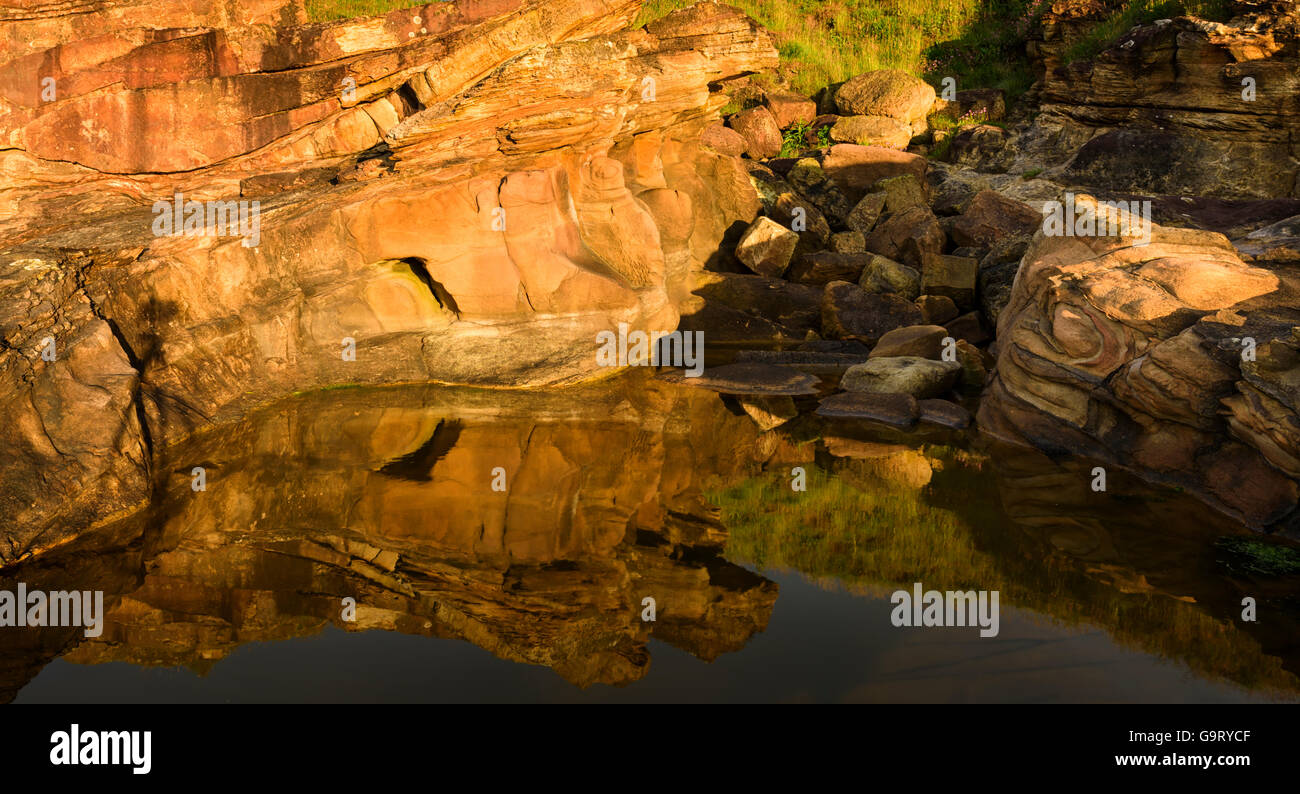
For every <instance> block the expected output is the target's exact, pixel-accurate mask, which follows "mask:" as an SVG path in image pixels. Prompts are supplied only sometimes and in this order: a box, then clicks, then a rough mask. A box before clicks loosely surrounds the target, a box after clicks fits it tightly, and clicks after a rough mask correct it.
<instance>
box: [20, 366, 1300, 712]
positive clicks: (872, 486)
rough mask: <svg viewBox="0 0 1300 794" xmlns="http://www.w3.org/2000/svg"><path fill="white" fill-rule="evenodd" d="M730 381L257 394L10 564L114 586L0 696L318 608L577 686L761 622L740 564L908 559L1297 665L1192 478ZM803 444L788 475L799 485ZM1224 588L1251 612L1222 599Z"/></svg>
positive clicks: (1124, 639)
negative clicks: (284, 396)
mask: <svg viewBox="0 0 1300 794" xmlns="http://www.w3.org/2000/svg"><path fill="white" fill-rule="evenodd" d="M728 405H729V402H728V401H727V400H725V399H720V398H719V397H718V396H717V395H716V394H713V393H711V392H706V391H701V390H696V389H692V388H689V387H684V386H680V385H673V384H668V383H663V382H659V381H655V380H652V379H650V378H648V377H647V376H646V373H643V372H635V373H631V374H629V375H627V376H625V377H621V378H619V379H617V380H614V381H610V382H607V383H604V384H597V385H593V386H589V387H583V388H575V389H566V390H560V391H554V392H545V393H529V392H517V391H476V390H461V389H451V388H445V387H427V388H426V387H401V388H391V389H378V390H336V391H329V392H323V393H317V394H313V395H307V396H303V397H298V398H294V399H291V400H287V401H285V402H283V403H280V404H277V405H275V406H272V407H270V408H267V409H265V410H263V411H261V412H259V413H258V414H255V415H254V416H252V417H250V418H249V419H248V420H247V421H245V422H243V423H242V424H239V425H236V426H231V427H225V428H221V429H219V430H216V431H212V432H209V433H207V434H205V435H202V436H198V437H195V438H193V439H191V440H190V441H188V442H186V443H185V444H183V445H181V446H180V447H176V448H173V449H171V450H169V451H168V453H167V461H168V463H167V465H166V466H160V467H159V468H160V469H162V470H164V471H165V472H166V474H165V478H166V479H165V481H164V482H162V483H161V485H160V487H159V488H158V489H157V493H156V497H155V500H154V504H153V506H152V507H151V508H150V509H149V510H147V511H144V512H142V513H141V514H140V515H137V516H133V517H131V518H128V519H124V520H122V521H120V522H118V523H117V524H114V525H112V526H109V527H107V528H105V529H104V530H102V531H100V532H96V533H92V534H87V535H84V536H83V537H81V538H80V539H79V540H77V541H76V542H75V543H73V544H70V545H68V546H66V547H63V548H61V549H57V550H55V551H54V552H51V553H49V554H45V555H41V556H40V557H38V558H36V559H33V560H31V561H28V562H27V563H25V564H23V565H20V566H18V567H16V568H14V569H11V570H8V571H6V572H5V573H4V574H3V577H0V587H3V588H9V589H12V588H13V586H14V584H15V583H16V582H18V581H23V582H26V583H27V585H28V587H29V588H39V589H44V590H59V589H78V590H85V589H103V590H104V591H105V595H106V597H105V604H106V606H107V608H108V619H107V623H106V626H105V630H104V634H103V636H101V637H98V638H94V639H87V638H83V637H82V635H81V630H80V629H79V628H78V629H6V630H5V633H4V635H3V637H4V640H5V641H4V644H3V645H0V698H2V699H3V700H12V699H13V698H14V697H15V696H16V694H17V693H18V691H19V690H20V689H22V687H23V686H25V685H26V683H27V682H28V681H30V680H31V679H32V678H33V677H34V676H35V675H37V673H39V672H40V670H41V669H42V668H43V667H44V666H45V665H46V664H48V663H49V662H50V661H51V660H52V659H54V658H58V657H62V658H64V659H66V660H67V661H71V662H75V663H84V664H97V663H102V662H110V661H125V662H129V663H133V664H138V665H157V666H186V667H189V668H191V669H194V670H196V671H198V672H204V671H206V670H207V669H209V668H210V667H211V666H212V665H214V664H215V663H217V662H218V661H220V660H221V659H223V658H225V657H226V656H227V655H229V654H230V653H231V652H232V651H233V650H234V649H235V648H237V647H238V646H239V645H241V644H244V643H249V642H255V641H267V640H278V639H288V638H293V637H301V636H306V635H311V634H315V633H318V632H320V631H322V630H323V629H324V627H325V626H326V625H327V624H333V625H335V626H338V627H340V628H342V629H345V630H350V631H359V630H368V629H383V630H387V631H395V632H401V633H405V634H413V635H422V636H430V637H449V638H458V639H464V640H468V641H469V642H471V643H473V644H474V645H476V646H479V647H481V648H484V649H486V650H488V651H489V652H491V653H493V654H495V655H496V656H498V657H500V658H503V659H508V660H513V661H518V662H525V663H529V664H536V665H543V666H547V667H550V668H553V669H554V670H555V671H556V672H557V673H558V674H560V675H561V676H563V677H564V678H565V679H566V680H568V681H570V682H573V683H574V684H577V685H580V686H587V685H590V684H593V683H609V684H626V683H629V682H633V681H636V680H638V679H640V678H642V677H643V676H645V675H646V673H647V671H648V669H649V664H650V655H649V652H648V648H647V645H648V642H649V640H650V639H651V638H657V639H659V640H662V641H665V642H667V643H670V644H672V645H674V646H676V647H679V648H682V649H684V650H686V651H688V652H689V653H691V654H694V655H695V656H697V657H699V658H702V659H706V660H712V659H715V658H717V657H719V656H721V655H722V654H725V653H730V652H736V651H739V650H741V649H742V648H744V647H745V646H746V644H747V643H748V642H749V641H750V640H751V639H752V638H753V637H754V635H755V634H757V633H758V632H761V631H763V630H764V629H765V627H766V626H767V624H768V620H769V618H770V616H771V613H772V609H773V605H774V603H775V601H776V598H777V587H776V585H775V584H774V583H773V582H770V581H768V580H767V579H765V578H763V577H762V576H759V575H756V574H754V573H751V572H750V570H749V569H747V568H746V567H742V565H749V566H750V567H756V568H757V569H759V570H763V569H769V568H771V567H778V566H780V567H789V568H793V569H795V570H798V571H800V572H802V573H804V574H805V575H808V576H811V577H816V578H827V579H830V580H835V581H839V582H842V583H845V584H848V585H850V586H851V587H853V588H865V589H866V590H868V591H870V592H872V593H874V594H877V595H887V594H888V591H890V590H892V589H894V588H896V587H899V586H910V584H911V583H912V582H915V581H920V582H924V583H925V585H926V587H927V588H933V589H940V590H943V589H963V590H964V589H990V590H992V589H997V590H1000V591H1001V594H1002V605H1003V606H1005V607H1012V606H1014V607H1019V608H1021V609H1028V610H1032V611H1033V612H1035V613H1038V614H1041V615H1045V616H1048V617H1050V618H1051V619H1053V620H1055V621H1057V622H1059V623H1061V624H1064V625H1067V626H1097V627H1100V628H1102V629H1104V630H1105V631H1106V632H1107V633H1108V634H1109V635H1110V636H1111V637H1112V638H1114V640H1116V641H1117V642H1118V643H1120V644H1122V645H1126V646H1129V647H1133V648H1136V649H1138V650H1141V651H1143V652H1146V653H1150V654H1155V655H1158V656H1160V657H1163V658H1168V659H1171V660H1175V661H1178V662H1181V663H1183V664H1185V665H1187V667H1188V668H1190V669H1191V670H1193V671H1195V672H1196V673H1197V674H1198V675H1200V676H1202V677H1204V678H1207V679H1210V680H1215V681H1219V680H1227V681H1232V682H1235V683H1237V684H1240V685H1242V686H1245V687H1247V688H1249V689H1251V690H1254V691H1264V692H1277V693H1283V694H1286V695H1290V696H1294V695H1295V693H1297V692H1300V683H1298V682H1297V677H1296V672H1297V670H1300V653H1298V652H1297V649H1296V646H1295V641H1294V638H1295V637H1296V636H1297V635H1298V632H1297V628H1298V627H1300V623H1298V622H1297V620H1296V609H1295V606H1294V604H1295V580H1294V577H1290V578H1286V579H1279V580H1275V581H1266V580H1243V579H1241V578H1240V577H1237V578H1234V577H1233V576H1229V575H1227V574H1226V573H1225V572H1224V571H1223V570H1222V569H1221V568H1220V567H1218V566H1217V564H1216V561H1215V558H1214V551H1213V545H1212V541H1213V540H1214V538H1216V537H1220V536H1222V535H1225V534H1232V533H1236V532H1240V531H1241V530H1240V528H1239V527H1236V526H1234V525H1232V524H1231V523H1229V522H1227V521H1226V520H1224V519H1222V518H1220V517H1218V516H1217V514H1214V513H1212V512H1211V511H1209V510H1207V509H1206V508H1204V507H1203V506H1202V505H1201V504H1200V503H1199V502H1196V501H1194V500H1191V499H1185V498H1182V497H1180V496H1178V495H1176V494H1173V493H1172V492H1169V491H1165V490H1159V489H1153V488H1151V487H1148V486H1143V485H1141V484H1140V483H1137V482H1129V481H1127V480H1123V479H1121V475H1119V474H1118V473H1113V474H1112V480H1111V483H1110V488H1109V491H1108V493H1107V494H1096V493H1092V492H1091V490H1090V489H1089V488H1088V482H1089V477H1088V475H1087V467H1086V466H1085V465H1083V464H1079V465H1078V466H1077V467H1070V466H1064V467H1062V466H1058V465H1056V464H1053V463H1051V462H1050V461H1047V460H1046V459H1044V458H1041V457H1040V456H1037V455H1036V454H1028V455H1027V454H1025V453H1023V452H1021V451H1009V450H1001V449H999V450H986V451H985V452H988V453H990V454H987V455H986V454H984V453H982V452H972V451H969V450H964V449H961V448H958V447H955V446H946V445H945V444H944V442H945V441H955V439H951V438H948V439H944V438H932V439H930V440H929V441H928V442H926V443H924V444H921V443H920V442H919V441H918V440H917V438H916V437H896V438H893V439H885V438H883V437H881V436H880V435H879V434H878V433H877V434H862V433H856V432H852V431H850V430H848V429H846V428H844V427H841V426H836V425H825V426H823V425H820V424H819V423H818V422H817V421H816V420H811V419H810V418H809V417H803V418H801V419H799V420H796V421H795V422H792V423H790V424H788V425H785V426H783V427H782V428H780V429H778V430H777V431H775V432H770V433H761V432H759V431H758V429H757V428H756V427H755V425H754V423H753V422H752V421H751V420H750V419H749V418H748V417H747V416H746V415H744V413H743V412H741V411H739V410H738V409H735V408H734V407H732V408H729V407H728ZM794 465H800V466H803V467H805V469H806V470H807V471H808V474H809V480H808V489H807V491H804V492H795V491H793V490H792V489H791V488H790V473H791V467H792V466H794ZM194 466H203V467H204V468H205V469H206V470H207V489H206V490H205V491H203V492H200V493H195V492H193V491H192V490H191V488H190V483H191V475H190V472H191V469H192V468H193V467H194ZM498 469H499V470H501V471H497V470H498ZM498 475H501V476H503V477H504V481H505V486H506V490H505V491H504V492H502V491H496V490H493V487H492V486H493V481H494V479H497V480H498V481H499V480H500V477H498ZM715 505H716V506H715ZM724 552H725V556H724ZM1243 595H1251V596H1253V597H1256V598H1258V599H1259V601H1260V607H1261V614H1262V615H1264V614H1266V615H1267V619H1266V620H1265V619H1261V621H1260V622H1259V623H1257V624H1243V623H1242V622H1241V621H1240V620H1239V619H1238V618H1239V615H1240V599H1241V597H1242V596H1243ZM646 597H652V598H654V599H655V602H656V606H657V620H656V621H655V622H654V623H646V622H643V621H642V620H641V611H642V608H643V607H642V599H643V598H646ZM344 598H354V599H355V600H356V603H357V607H356V620H355V622H346V621H344V620H342V613H343V599H344ZM845 630H846V631H853V627H852V626H846V627H845ZM992 642H996V640H993V641H992ZM755 652H758V650H757V648H756V649H755Z"/></svg>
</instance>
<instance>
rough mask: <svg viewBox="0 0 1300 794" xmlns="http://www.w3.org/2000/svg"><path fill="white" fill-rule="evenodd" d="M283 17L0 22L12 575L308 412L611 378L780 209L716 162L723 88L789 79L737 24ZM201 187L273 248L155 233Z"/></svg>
mask: <svg viewBox="0 0 1300 794" xmlns="http://www.w3.org/2000/svg"><path fill="white" fill-rule="evenodd" d="M273 5H274V4H272V3H267V4H265V5H264V6H258V7H257V9H258V10H257V13H255V14H251V15H244V14H233V15H231V17H230V18H229V19H228V18H226V17H225V16H223V15H219V14H215V13H213V14H206V12H204V13H198V12H195V11H193V10H192V9H190V8H189V7H188V6H185V5H182V4H178V3H177V4H171V3H167V4H164V5H162V6H160V7H157V8H154V7H152V6H151V5H146V4H144V3H136V2H126V3H123V4H119V5H118V6H115V7H114V8H115V10H114V12H113V13H111V14H108V13H94V14H84V15H75V16H72V17H68V16H64V15H62V14H61V13H59V12H57V11H55V10H37V11H34V12H33V13H31V14H28V15H26V16H24V17H22V18H17V19H14V18H8V19H6V20H5V21H3V22H0V38H3V40H5V41H7V42H13V46H11V47H8V48H7V49H5V50H4V52H5V56H4V57H6V58H8V61H7V63H5V64H4V67H3V69H2V70H0V74H3V75H4V77H3V80H0V141H3V145H0V238H3V240H4V244H3V249H0V317H3V318H4V319H3V326H2V327H0V333H2V335H3V341H4V344H3V346H2V347H3V349H2V350H0V405H2V406H3V408H4V409H5V411H6V413H7V415H8V416H10V417H11V419H10V421H9V422H8V423H7V424H6V428H7V429H6V430H5V431H3V432H4V433H5V434H6V435H7V438H6V439H5V441H4V445H5V448H6V450H7V451H9V452H11V455H8V456H7V458H8V460H7V461H6V464H5V466H4V468H3V470H0V508H2V512H3V513H4V514H5V515H6V524H7V525H8V526H10V527H12V528H11V529H9V530H8V531H7V532H6V533H5V536H6V538H7V540H8V545H7V547H5V548H3V549H0V560H11V559H13V558H15V557H19V556H22V555H24V554H27V553H31V552H33V551H36V550H38V549H41V548H46V547H48V546H50V545H52V544H54V543H57V542H59V541H60V540H62V539H63V537H61V536H59V535H58V533H54V534H49V533H46V528H47V527H49V526H52V525H51V524H50V519H51V517H52V516H53V515H54V514H56V513H61V514H64V515H69V516H73V517H74V523H75V521H83V522H87V523H89V522H93V521H95V520H98V519H102V518H104V517H106V516H108V515H110V514H112V513H114V512H116V511H120V510H123V509H126V508H128V507H130V506H131V505H133V504H136V503H138V502H139V501H140V500H141V499H143V498H144V496H145V493H146V482H145V481H146V470H147V464H146V463H145V462H144V461H145V460H147V458H148V457H149V454H150V450H151V449H157V448H160V447H162V446H164V445H166V444H169V443H172V442H174V441H175V440H176V439H178V438H181V437H184V436H185V435H186V434H188V433H190V432H192V431H194V430H195V429H198V428H201V427H205V426H208V425H210V424H211V423H214V422H217V421H220V420H222V419H224V418H228V417H231V416H236V415H239V414H240V413H241V412H243V411H245V410H247V408H248V407H249V406H251V405H254V404H256V403H259V402H263V401H266V400H268V399H271V398H273V397H276V396H280V395H283V394H286V393H289V392H292V391H295V390H299V389H306V388H312V387H319V386H325V385H330V384H340V383H393V382H401V381H428V380H435V381H443V382H461V383H482V384H500V385H539V384H553V383H565V382H571V381H574V380H580V379H583V378H586V377H591V376H592V375H594V374H596V370H595V367H596V361H595V355H594V354H595V349H596V342H595V338H596V333H597V332H598V331H601V330H611V329H614V328H616V327H617V326H618V324H619V323H623V322H625V323H628V324H629V326H630V327H631V328H634V329H646V330H664V331H667V330H671V329H672V328H673V327H675V326H676V324H677V320H678V314H679V311H680V308H681V306H682V304H683V302H685V301H687V300H688V298H689V294H690V291H691V289H692V288H693V276H692V274H693V273H694V272H697V271H699V270H700V269H702V268H703V266H704V264H705V263H706V262H707V261H708V260H710V259H711V258H712V257H714V256H716V255H717V253H716V252H717V251H718V249H719V248H720V247H722V246H721V245H720V243H721V241H722V240H723V239H724V237H726V236H727V235H728V234H729V233H732V232H731V230H732V229H734V228H735V227H736V226H737V225H738V224H747V223H749V222H750V221H751V220H752V219H753V218H754V217H755V215H756V214H757V212H758V210H759V207H760V204H759V201H758V197H757V196H756V195H755V194H754V191H753V188H752V186H751V185H750V183H749V180H748V179H747V177H746V175H745V172H744V169H743V167H742V166H741V164H740V161H738V160H736V159H735V158H734V157H728V156H725V155H722V154H719V153H718V152H716V151H713V150H710V149H708V148H706V147H705V146H704V145H703V143H702V142H701V132H702V131H703V129H704V128H705V127H707V126H708V125H709V124H711V123H714V122H715V121H716V111H717V109H718V108H719V107H720V106H721V104H723V102H724V101H725V99H724V98H723V97H721V96H717V95H713V94H711V93H710V89H709V86H710V85H711V84H714V83H716V82H717V81H718V80H720V79H722V78H725V77H729V76H732V75H736V74H742V73H746V72H751V71H757V70H760V69H763V68H767V67H770V66H773V65H775V62H776V61H775V59H776V53H775V50H774V49H773V48H772V45H771V41H770V39H769V37H768V36H767V34H766V33H764V32H762V31H761V30H760V29H759V28H758V26H757V25H756V24H755V23H753V22H752V21H751V20H749V19H748V18H746V17H744V16H743V15H741V14H739V13H738V12H736V11H734V10H732V9H729V8H727V7H724V6H719V5H715V4H711V3H704V4H700V5H697V6H694V7H693V8H690V9H687V10H684V11H681V12H678V13H675V14H672V15H669V16H668V17H665V18H664V19H661V20H659V21H657V22H654V23H651V24H650V25H648V26H646V27H645V28H642V29H639V30H623V31H622V32H614V31H618V30H620V29H622V28H624V27H625V26H626V25H627V23H628V21H629V20H630V19H631V18H632V16H633V15H634V14H635V12H636V9H637V7H638V4H636V3H635V2H628V1H626V0H548V1H547V2H541V1H540V0H491V1H490V2H465V3H459V4H457V3H436V4H432V5H429V6H425V7H422V8H421V9H418V10H412V9H406V10H402V11H396V12H393V13H390V14H387V15H383V16H380V17H374V18H371V19H369V20H345V21H340V22H330V23H322V24H314V25H299V26H294V25H284V24H282V22H281V18H280V17H279V16H278V15H277V13H276V12H275V11H272V7H273ZM276 8H278V9H279V10H283V6H276ZM205 14H206V15H205ZM414 17H419V18H420V19H422V20H423V21H422V22H421V23H418V24H417V23H414V22H412V19H413V18H414ZM68 20H73V21H72V22H68ZM159 30H166V31H167V33H166V34H165V35H157V31H159ZM44 77H53V78H54V79H55V83H54V84H55V85H56V86H57V90H56V93H55V95H54V99H53V100H50V99H48V98H47V97H43V96H42V94H41V87H42V78H44ZM647 78H649V79H650V80H651V81H652V82H653V85H654V91H653V97H652V100H653V101H646V100H647V98H648V96H649V95H647V94H646V93H645V81H646V79H647ZM177 193H180V194H183V195H184V197H185V198H186V199H189V200H193V201H212V200H229V201H249V202H251V201H257V202H259V209H260V211H259V213H258V215H257V216H255V217H257V218H258V224H259V227H260V234H259V238H260V239H258V240H253V239H252V238H247V239H245V240H241V239H240V238H239V237H237V236H212V235H198V236H195V235H189V236H156V235H155V234H154V220H155V214H154V212H153V211H152V204H153V202H155V201H159V200H164V201H165V200H170V199H172V198H173V196H174V195H175V194H177ZM244 242H249V243H255V244H251V245H247V246H246V245H244V244H243V243H244ZM47 338H52V339H53V340H54V344H55V346H56V349H57V350H58V355H57V357H55V358H54V360H52V361H49V360H45V359H42V358H41V357H40V351H41V350H42V349H44V348H45V342H44V340H45V339H47ZM352 350H354V351H355V357H354V358H349V355H350V351H352ZM67 525H68V524H67V522H65V523H64V524H63V526H67Z"/></svg>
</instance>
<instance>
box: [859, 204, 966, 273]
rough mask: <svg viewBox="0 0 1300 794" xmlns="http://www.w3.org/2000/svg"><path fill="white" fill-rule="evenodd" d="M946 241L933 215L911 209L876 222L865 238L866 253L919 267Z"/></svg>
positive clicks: (920, 209)
mask: <svg viewBox="0 0 1300 794" xmlns="http://www.w3.org/2000/svg"><path fill="white" fill-rule="evenodd" d="M946 240H947V235H945V234H944V231H943V228H942V227H941V226H940V225H939V220H938V219H937V218H936V217H935V216H934V213H933V212H930V210H929V209H927V208H926V207H911V208H909V209H906V210H903V211H902V212H898V213H895V214H892V215H889V216H887V217H886V218H885V219H884V220H883V221H878V222H877V223H876V227H875V229H874V230H873V231H872V232H871V234H870V235H868V236H867V250H868V251H870V252H872V253H875V254H880V255H881V256H884V257H887V258H889V259H893V260H895V261H897V262H902V263H903V264H905V265H910V266H912V267H917V268H919V267H921V265H922V263H923V262H925V261H926V260H927V259H930V258H933V257H935V256H939V255H940V254H941V252H942V251H943V246H944V243H945V242H946Z"/></svg>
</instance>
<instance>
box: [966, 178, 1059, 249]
mask: <svg viewBox="0 0 1300 794" xmlns="http://www.w3.org/2000/svg"><path fill="white" fill-rule="evenodd" d="M1042 220H1043V216H1042V215H1041V214H1039V213H1038V212H1035V211H1034V209H1033V208H1032V207H1030V206H1029V205H1028V204H1024V203H1022V202H1019V201H1016V200H1014V199H1009V198H1007V197H1005V196H1003V195H1001V194H999V193H995V192H994V191H992V190H981V191H980V192H979V193H977V194H976V195H975V197H974V198H973V199H971V202H970V205H969V206H968V207H967V208H966V210H965V211H964V212H962V214H961V215H960V216H958V218H957V221H956V223H954V224H953V227H952V239H953V242H955V243H956V244H957V245H968V246H977V247H982V248H987V247H989V246H991V245H993V244H994V243H996V242H998V241H1000V240H1002V239H1004V238H1006V237H1011V236H1024V235H1032V234H1033V233H1034V230H1035V229H1037V228H1038V226H1039V224H1041V223H1042Z"/></svg>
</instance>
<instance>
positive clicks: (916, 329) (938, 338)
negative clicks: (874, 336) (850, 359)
mask: <svg viewBox="0 0 1300 794" xmlns="http://www.w3.org/2000/svg"><path fill="white" fill-rule="evenodd" d="M947 336H948V331H947V329H945V328H944V327H942V326H939V325H909V326H907V327H905V328H895V329H894V330H892V331H889V332H888V333H886V334H884V335H883V336H881V337H880V341H879V342H877V343H876V346H875V347H874V348H872V349H871V356H870V357H871V358H893V357H896V356H915V357H917V358H929V359H938V358H939V354H940V353H941V352H942V351H943V340H944V338H945V337H947Z"/></svg>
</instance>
